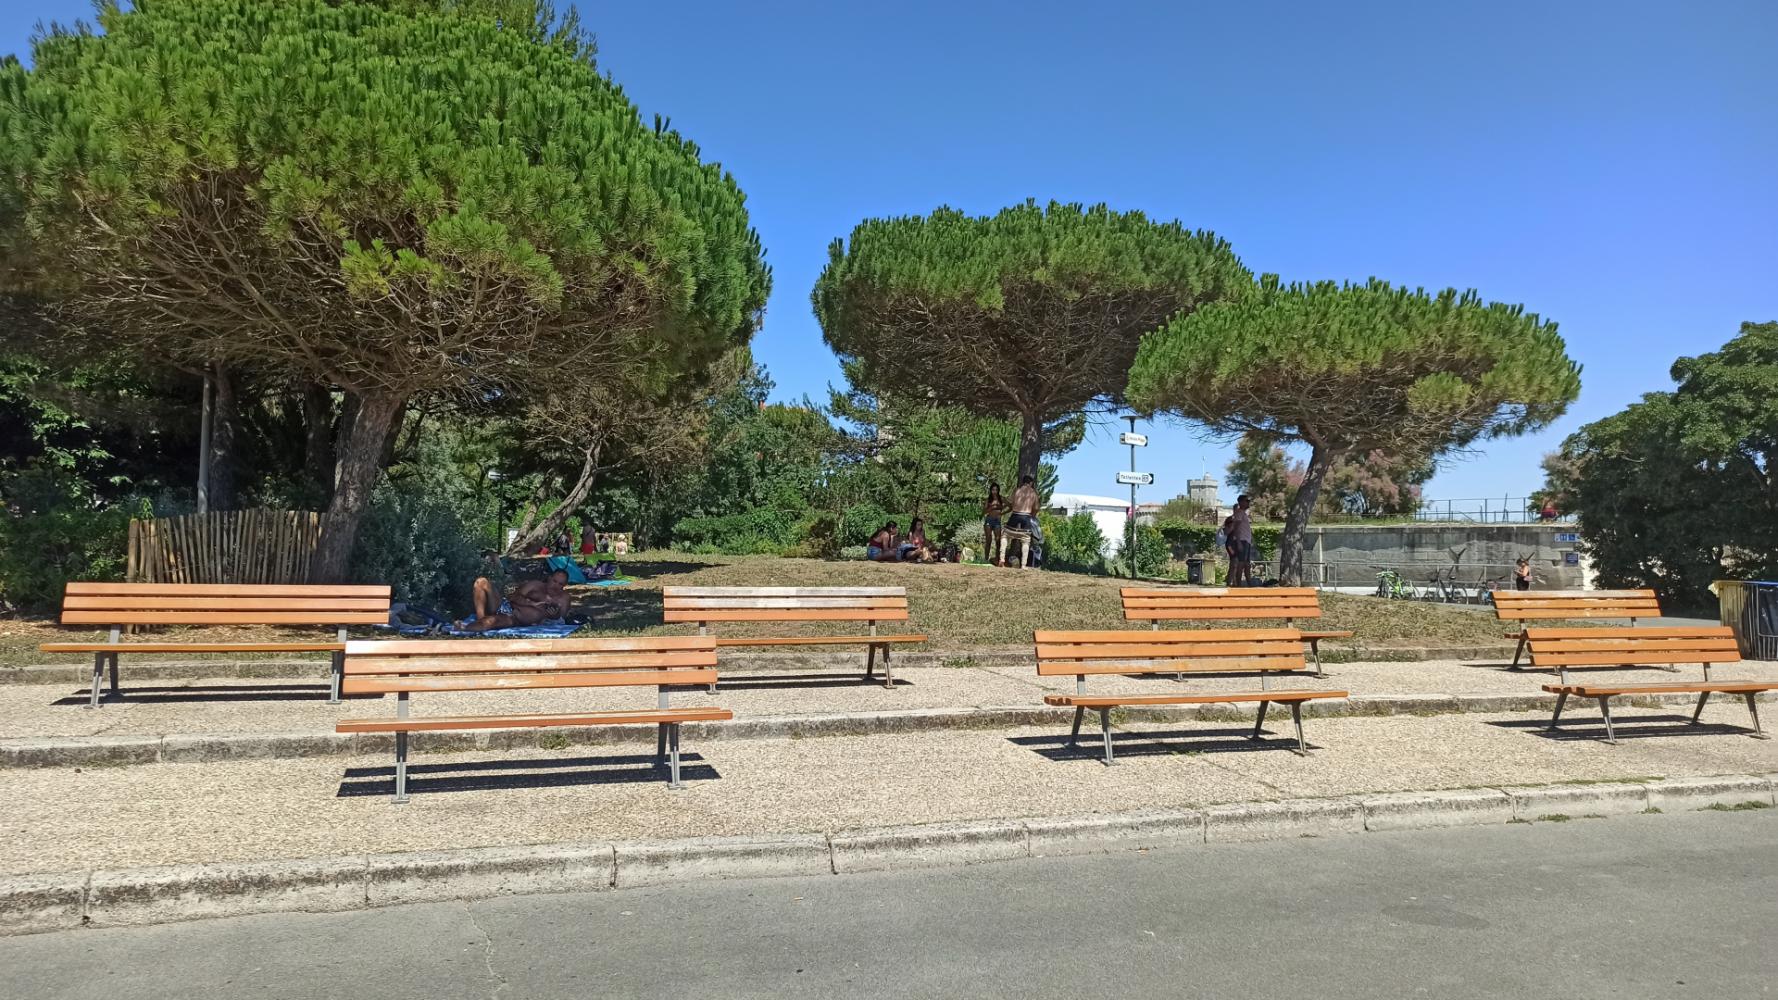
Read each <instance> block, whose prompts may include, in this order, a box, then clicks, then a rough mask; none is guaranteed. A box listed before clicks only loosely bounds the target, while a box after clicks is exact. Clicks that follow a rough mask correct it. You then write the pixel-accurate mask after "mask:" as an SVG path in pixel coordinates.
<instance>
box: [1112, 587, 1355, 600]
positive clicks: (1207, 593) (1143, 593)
mask: <svg viewBox="0 0 1778 1000" xmlns="http://www.w3.org/2000/svg"><path fill="white" fill-rule="evenodd" d="M1119 593H1120V594H1121V595H1122V596H1124V597H1175V596H1178V595H1182V594H1184V595H1191V596H1201V597H1219V598H1220V597H1234V598H1245V599H1254V600H1264V599H1265V598H1267V597H1270V596H1273V595H1279V596H1284V597H1315V596H1317V595H1318V594H1319V593H1320V592H1319V591H1317V590H1316V589H1315V588H1314V587H1123V588H1120V589H1119Z"/></svg>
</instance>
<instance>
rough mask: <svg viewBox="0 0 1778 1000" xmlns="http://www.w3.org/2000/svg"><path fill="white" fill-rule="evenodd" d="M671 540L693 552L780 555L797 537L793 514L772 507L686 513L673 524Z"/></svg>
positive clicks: (733, 554) (795, 541)
mask: <svg viewBox="0 0 1778 1000" xmlns="http://www.w3.org/2000/svg"><path fill="white" fill-rule="evenodd" d="M673 541H674V544H676V545H678V546H680V547H683V548H686V549H689V550H690V551H692V552H710V553H720V554H722V555H731V556H747V555H779V554H782V553H783V552H784V550H786V549H788V548H790V547H791V546H792V545H795V544H797V542H798V541H800V539H799V537H798V533H797V521H796V519H795V517H794V516H793V515H791V514H789V513H787V512H785V511H781V510H777V509H775V508H772V507H757V508H755V509H753V510H749V511H744V512H742V513H740V514H724V515H721V516H718V517H687V518H682V519H680V521H679V522H678V523H677V524H675V525H673Z"/></svg>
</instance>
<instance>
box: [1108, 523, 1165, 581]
mask: <svg viewBox="0 0 1778 1000" xmlns="http://www.w3.org/2000/svg"><path fill="white" fill-rule="evenodd" d="M1131 555H1132V553H1131V548H1130V545H1129V543H1128V542H1126V543H1125V544H1123V545H1120V546H1119V547H1118V552H1117V561H1118V563H1119V564H1121V565H1122V566H1123V567H1124V569H1125V570H1126V571H1128V568H1129V566H1130V562H1131ZM1172 555H1173V550H1172V548H1171V547H1170V546H1169V545H1168V544H1167V539H1166V536H1164V535H1162V534H1161V532H1160V529H1158V528H1156V527H1155V526H1154V525H1152V524H1138V525H1137V526H1136V537H1135V551H1134V557H1135V563H1136V575H1137V576H1158V575H1160V573H1161V571H1162V570H1164V569H1166V568H1167V561H1168V560H1169V559H1171V558H1172Z"/></svg>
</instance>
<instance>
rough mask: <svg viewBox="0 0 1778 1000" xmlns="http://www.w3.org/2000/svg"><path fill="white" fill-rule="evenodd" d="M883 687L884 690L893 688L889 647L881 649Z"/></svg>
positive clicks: (893, 671) (893, 675) (893, 672)
mask: <svg viewBox="0 0 1778 1000" xmlns="http://www.w3.org/2000/svg"><path fill="white" fill-rule="evenodd" d="M883 686H884V687H886V688H893V687H894V686H895V668H894V667H893V666H890V664H889V647H888V646H887V645H885V646H884V647H883Z"/></svg>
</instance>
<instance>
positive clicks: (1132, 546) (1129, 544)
mask: <svg viewBox="0 0 1778 1000" xmlns="http://www.w3.org/2000/svg"><path fill="white" fill-rule="evenodd" d="M1124 419H1125V420H1128V421H1129V422H1130V436H1129V437H1127V438H1125V440H1126V441H1129V442H1130V473H1131V476H1130V478H1131V479H1134V478H1136V477H1135V472H1136V418H1135V417H1134V416H1128V417H1125V418H1124ZM1127 520H1128V521H1129V522H1130V523H1129V524H1127V525H1126V526H1125V528H1124V534H1125V535H1126V536H1128V537H1127V540H1126V541H1125V542H1124V551H1125V552H1126V553H1128V554H1129V557H1130V579H1132V580H1134V579H1136V484H1135V483H1131V484H1130V516H1129V518H1127ZM95 683H96V682H95Z"/></svg>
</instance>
